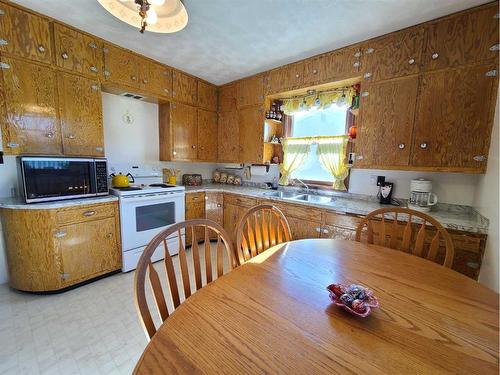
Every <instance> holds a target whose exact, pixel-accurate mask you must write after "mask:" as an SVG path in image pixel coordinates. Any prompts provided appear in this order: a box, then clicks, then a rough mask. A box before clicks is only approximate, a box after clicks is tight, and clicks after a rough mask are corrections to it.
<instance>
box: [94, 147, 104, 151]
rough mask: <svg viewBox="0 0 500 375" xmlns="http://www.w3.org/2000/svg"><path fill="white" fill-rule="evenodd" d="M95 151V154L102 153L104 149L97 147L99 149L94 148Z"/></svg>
mask: <svg viewBox="0 0 500 375" xmlns="http://www.w3.org/2000/svg"><path fill="white" fill-rule="evenodd" d="M95 150H96V151H97V152H102V151H104V148H103V147H100V146H99V147H96V148H95Z"/></svg>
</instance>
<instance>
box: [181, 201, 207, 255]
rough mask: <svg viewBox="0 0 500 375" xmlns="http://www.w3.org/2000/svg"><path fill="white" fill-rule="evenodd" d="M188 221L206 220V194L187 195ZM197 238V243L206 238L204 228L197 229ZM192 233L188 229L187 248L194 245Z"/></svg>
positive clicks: (186, 215)
mask: <svg viewBox="0 0 500 375" xmlns="http://www.w3.org/2000/svg"><path fill="white" fill-rule="evenodd" d="M185 207H186V211H185V217H186V220H192V219H204V218H205V193H186V206H185ZM195 236H196V239H197V242H201V241H203V240H204V238H205V231H204V230H203V228H198V229H196V232H195ZM192 238H193V237H192V231H191V230H190V229H186V246H191V244H192Z"/></svg>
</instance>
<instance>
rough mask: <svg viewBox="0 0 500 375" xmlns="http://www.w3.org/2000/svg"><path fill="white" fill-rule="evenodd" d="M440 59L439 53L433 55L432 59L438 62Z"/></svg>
mask: <svg viewBox="0 0 500 375" xmlns="http://www.w3.org/2000/svg"><path fill="white" fill-rule="evenodd" d="M438 57H439V53H437V52H434V53H433V54H432V55H431V58H432V59H433V60H436V59H437V58H438Z"/></svg>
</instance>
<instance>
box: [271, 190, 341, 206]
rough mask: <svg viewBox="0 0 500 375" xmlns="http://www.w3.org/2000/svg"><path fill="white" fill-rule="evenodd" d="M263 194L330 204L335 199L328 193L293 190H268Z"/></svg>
mask: <svg viewBox="0 0 500 375" xmlns="http://www.w3.org/2000/svg"><path fill="white" fill-rule="evenodd" d="M262 195H263V196H265V197H273V198H280V199H284V200H289V201H297V202H311V203H318V204H328V203H333V202H334V201H335V198H334V197H329V196H326V195H316V194H297V193H293V192H284V191H268V192H265V193H262Z"/></svg>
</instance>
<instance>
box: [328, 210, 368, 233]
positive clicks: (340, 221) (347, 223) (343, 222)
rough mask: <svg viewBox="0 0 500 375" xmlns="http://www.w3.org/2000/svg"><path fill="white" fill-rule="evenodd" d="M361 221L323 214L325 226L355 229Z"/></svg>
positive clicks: (357, 218)
mask: <svg viewBox="0 0 500 375" xmlns="http://www.w3.org/2000/svg"><path fill="white" fill-rule="evenodd" d="M362 220H363V219H362V218H360V217H355V216H347V215H342V214H336V213H333V212H325V224H327V225H335V226H339V227H342V228H349V229H356V228H357V227H358V225H359V223H361V221H362Z"/></svg>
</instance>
